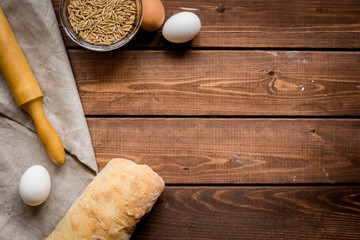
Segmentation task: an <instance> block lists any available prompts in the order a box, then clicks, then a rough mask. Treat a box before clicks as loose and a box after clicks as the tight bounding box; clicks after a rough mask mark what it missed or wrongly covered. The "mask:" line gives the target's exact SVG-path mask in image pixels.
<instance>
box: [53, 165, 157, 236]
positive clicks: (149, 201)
mask: <svg viewBox="0 0 360 240" xmlns="http://www.w3.org/2000/svg"><path fill="white" fill-rule="evenodd" d="M163 189H164V181H163V180H162V178H161V177H160V176H159V175H157V174H156V173H155V172H154V171H153V170H151V168H150V167H148V166H146V165H138V164H136V163H134V162H132V161H130V160H126V159H121V158H117V159H113V160H111V161H110V162H109V163H108V164H107V165H106V166H105V168H104V169H103V170H102V171H101V172H100V173H99V174H98V175H97V176H96V177H95V178H94V179H93V181H92V182H91V183H90V184H89V186H88V187H87V188H86V189H85V190H84V192H83V193H82V195H81V196H80V197H79V198H78V199H77V200H76V201H75V203H74V204H73V205H72V206H71V207H70V209H69V210H68V211H67V213H66V214H65V216H64V217H63V219H62V220H61V221H60V223H59V224H58V225H57V226H56V228H55V230H54V231H53V232H52V233H51V235H50V236H49V237H48V238H46V239H47V240H74V239H89V240H90V239H91V240H94V239H95V240H105V239H108V240H111V239H117V240H120V239H121V240H124V239H130V236H131V234H132V233H133V231H134V229H135V227H136V224H137V223H138V222H139V221H140V219H141V218H142V217H143V216H144V215H145V214H146V213H148V212H149V211H150V210H151V208H152V207H153V205H154V203H155V202H156V200H157V199H158V197H159V196H160V194H161V192H162V191H163Z"/></svg>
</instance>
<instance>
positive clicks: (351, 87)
mask: <svg viewBox="0 0 360 240" xmlns="http://www.w3.org/2000/svg"><path fill="white" fill-rule="evenodd" d="M68 53H69V56H70V60H71V64H72V68H73V71H74V74H75V78H76V82H77V86H78V90H79V94H80V96H81V100H82V103H83V107H84V111H85V113H86V114H87V115H250V116H254V115H255V116H257V115H272V116H274V115H278V116H279V115H280V116H285V115H289V116H294V115H302V116H359V115H360V101H359V99H360V68H359V66H360V54H359V53H358V52H301V51H300V52H296V51H275V52H266V51H209V50H202V51H200V50H198V51H180V52H172V51H150V50H147V51H136V50H132V51H124V52H112V53H107V54H101V53H93V52H89V51H82V50H70V51H69V52H68Z"/></svg>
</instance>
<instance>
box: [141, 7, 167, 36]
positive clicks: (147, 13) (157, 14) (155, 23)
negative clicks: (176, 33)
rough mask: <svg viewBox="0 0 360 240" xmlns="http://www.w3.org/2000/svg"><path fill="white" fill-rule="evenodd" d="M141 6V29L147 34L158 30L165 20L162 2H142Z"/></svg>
mask: <svg viewBox="0 0 360 240" xmlns="http://www.w3.org/2000/svg"><path fill="white" fill-rule="evenodd" d="M142 4H143V19H142V23H141V28H142V29H144V30H145V31H149V32H152V31H155V30H157V29H159V28H160V27H161V26H162V24H163V23H164V20H165V9H164V5H163V4H162V2H161V1H160V0H142Z"/></svg>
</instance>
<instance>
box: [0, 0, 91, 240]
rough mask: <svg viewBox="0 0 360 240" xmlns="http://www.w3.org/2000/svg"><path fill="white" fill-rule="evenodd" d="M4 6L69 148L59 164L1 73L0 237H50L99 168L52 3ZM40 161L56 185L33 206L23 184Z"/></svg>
mask: <svg viewBox="0 0 360 240" xmlns="http://www.w3.org/2000/svg"><path fill="white" fill-rule="evenodd" d="M0 6H1V7H2V9H3V11H4V12H5V15H6V17H7V19H8V21H9V23H10V25H11V27H12V29H13V32H14V34H15V36H16V38H17V40H18V42H19V44H20V46H21V48H22V50H23V52H24V54H25V57H26V59H27V60H28V63H29V65H30V67H31V69H32V71H33V73H34V75H35V77H36V79H37V81H38V83H39V85H40V88H41V90H42V91H43V93H44V99H43V107H44V112H45V115H46V116H47V118H48V120H49V122H50V123H51V125H52V126H53V127H54V129H55V130H56V132H57V133H58V135H59V137H60V139H61V141H62V143H63V145H64V148H65V150H66V163H65V165H63V166H57V165H55V164H54V163H53V162H52V161H51V159H50V157H49V156H48V154H47V152H46V150H45V148H44V147H43V146H42V144H41V142H40V140H39V138H38V136H37V134H36V130H35V126H34V124H33V122H32V119H31V118H30V116H29V115H28V114H27V113H26V112H25V111H23V110H21V109H20V108H19V107H18V106H17V104H16V102H15V100H14V98H13V96H12V95H11V92H10V90H9V88H8V86H7V83H6V81H5V80H4V78H3V76H2V75H1V74H0V239H1V240H5V239H12V240H14V239H16V240H17V239H27V240H32V239H34V240H35V239H36V240H39V239H45V238H46V237H47V236H48V235H49V234H50V233H51V232H52V231H53V229H54V228H55V226H56V225H57V223H58V222H59V221H60V220H61V218H62V217H63V216H64V214H65V213H66V211H67V209H68V208H69V207H70V206H71V205H72V203H73V202H74V201H75V200H76V199H77V198H78V197H79V196H80V195H81V193H82V191H83V190H84V189H85V187H86V186H87V185H88V184H89V183H90V182H91V180H92V179H93V177H94V176H95V174H96V172H97V166H96V161H95V156H94V151H93V148H92V144H91V139H90V135H89V130H88V127H87V124H86V120H85V117H84V113H83V109H82V106H81V102H80V98H79V95H78V92H77V88H76V85H75V80H74V77H73V74H72V70H71V66H70V64H69V60H68V58H67V54H66V51H65V47H64V43H63V40H62V37H61V34H60V31H59V28H58V23H57V21H56V17H55V13H54V9H53V6H52V3H51V1H50V0H42V1H39V0H16V1H14V0H0ZM35 164H39V165H42V166H44V167H45V168H46V169H47V170H48V171H49V173H50V177H51V182H52V189H51V193H50V196H49V198H48V199H47V200H46V202H45V203H43V204H42V205H40V206H37V207H30V206H27V205H26V204H24V203H23V202H22V200H21V198H20V195H19V191H18V184H19V181H20V178H21V176H22V174H23V173H24V172H25V170H26V169H27V168H29V167H30V166H32V165H35Z"/></svg>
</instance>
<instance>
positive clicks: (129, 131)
mask: <svg viewBox="0 0 360 240" xmlns="http://www.w3.org/2000/svg"><path fill="white" fill-rule="evenodd" d="M87 122H88V126H89V129H90V135H91V137H92V143H93V146H94V150H95V155H96V158H97V162H98V165H99V169H100V170H101V169H102V168H103V167H104V166H105V164H106V163H107V162H108V161H109V160H110V159H112V158H115V157H124V158H128V159H131V160H134V161H135V162H137V163H144V164H148V165H149V166H151V167H152V168H153V169H154V170H155V171H156V172H158V173H159V174H160V176H162V177H163V178H164V180H165V182H166V183H176V184H183V183H187V184H188V183H190V184H204V183H221V184H229V183H234V184H236V183H242V184H243V183H264V184H268V183H280V184H286V183H289V184H297V183H330V184H331V183H359V182H360V175H359V172H360V121H359V120H345V119H338V120H336V119H326V120H323V119H202V118H185V119H174V118H158V119H157V118H155V119H150V118H88V119H87Z"/></svg>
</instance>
